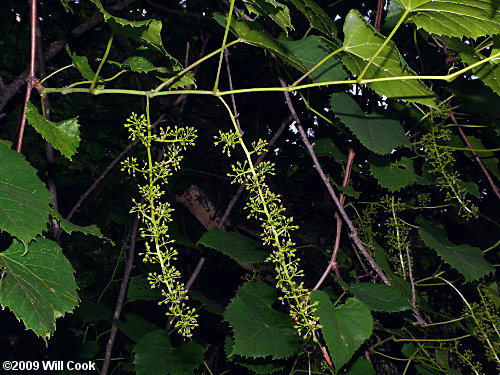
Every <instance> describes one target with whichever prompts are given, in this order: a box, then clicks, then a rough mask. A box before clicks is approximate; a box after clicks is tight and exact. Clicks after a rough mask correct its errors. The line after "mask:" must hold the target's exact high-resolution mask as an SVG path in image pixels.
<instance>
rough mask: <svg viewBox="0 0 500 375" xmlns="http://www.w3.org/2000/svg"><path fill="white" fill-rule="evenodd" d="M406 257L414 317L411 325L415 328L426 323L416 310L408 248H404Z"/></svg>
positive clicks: (415, 293) (413, 280) (415, 292)
mask: <svg viewBox="0 0 500 375" xmlns="http://www.w3.org/2000/svg"><path fill="white" fill-rule="evenodd" d="M406 257H407V259H408V277H409V279H410V285H411V305H412V307H413V310H412V311H413V316H414V317H415V322H413V325H415V326H417V325H420V326H425V325H426V324H427V323H426V322H425V320H424V319H423V318H422V316H421V315H420V313H419V312H418V310H417V290H416V288H415V279H414V278H413V267H412V264H411V258H410V247H409V246H406Z"/></svg>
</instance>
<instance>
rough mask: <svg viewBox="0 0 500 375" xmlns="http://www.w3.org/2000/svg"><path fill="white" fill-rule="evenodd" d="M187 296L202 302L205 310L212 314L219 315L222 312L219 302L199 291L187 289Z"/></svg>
mask: <svg viewBox="0 0 500 375" xmlns="http://www.w3.org/2000/svg"><path fill="white" fill-rule="evenodd" d="M189 297H191V298H192V299H194V300H195V301H198V302H200V303H201V304H203V307H204V308H205V310H207V311H208V312H211V313H212V314H217V315H220V316H222V315H223V314H224V306H222V305H221V304H220V303H219V302H217V301H214V300H213V299H210V298H208V297H206V296H205V295H204V294H203V293H200V292H199V291H197V290H189Z"/></svg>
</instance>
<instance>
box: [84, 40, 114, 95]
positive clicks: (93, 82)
mask: <svg viewBox="0 0 500 375" xmlns="http://www.w3.org/2000/svg"><path fill="white" fill-rule="evenodd" d="M114 36H115V33H114V32H112V33H111V35H110V36H109V40H108V44H107V45H106V50H105V51H104V56H103V57H102V60H101V62H100V63H99V66H98V67H97V70H96V72H95V76H94V79H93V80H92V83H91V85H90V88H89V91H90V92H92V90H93V89H94V87H95V84H96V81H97V78H98V77H99V73H100V72H101V69H102V67H103V66H104V63H105V62H106V60H107V58H108V55H109V51H110V50H111V45H112V44H113V39H114Z"/></svg>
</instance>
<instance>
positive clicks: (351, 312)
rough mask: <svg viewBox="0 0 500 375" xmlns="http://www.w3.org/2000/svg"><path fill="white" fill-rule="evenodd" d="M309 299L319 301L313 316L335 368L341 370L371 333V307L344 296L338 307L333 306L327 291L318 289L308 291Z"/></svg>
mask: <svg viewBox="0 0 500 375" xmlns="http://www.w3.org/2000/svg"><path fill="white" fill-rule="evenodd" d="M311 301H312V302H313V303H314V302H319V305H318V306H317V311H316V315H317V316H318V317H319V320H320V323H321V326H322V327H323V328H322V329H321V331H322V332H323V337H324V339H325V341H326V344H327V346H328V351H329V352H330V355H331V357H332V361H333V363H334V364H335V368H336V369H337V370H340V368H341V367H342V366H344V365H345V364H346V363H347V362H349V360H350V359H351V357H352V356H353V354H354V353H355V352H356V350H358V348H359V347H360V346H361V344H363V342H365V340H366V339H368V338H369V337H370V336H371V334H372V331H373V319H372V316H371V314H370V310H369V309H368V307H367V306H366V305H365V304H364V303H362V302H360V301H358V300H357V299H354V298H349V299H347V301H346V303H345V304H343V305H341V306H338V307H333V305H332V303H331V301H330V297H328V294H326V293H325V292H323V291H321V290H315V291H313V292H312V293H311Z"/></svg>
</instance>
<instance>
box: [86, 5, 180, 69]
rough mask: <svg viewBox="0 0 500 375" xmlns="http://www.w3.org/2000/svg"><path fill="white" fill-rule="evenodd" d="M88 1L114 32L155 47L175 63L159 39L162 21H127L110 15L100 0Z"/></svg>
mask: <svg viewBox="0 0 500 375" xmlns="http://www.w3.org/2000/svg"><path fill="white" fill-rule="evenodd" d="M90 1H92V2H93V3H94V5H95V6H96V7H97V9H98V10H99V12H101V14H102V15H103V17H104V20H105V21H106V22H108V23H109V24H110V26H111V27H112V29H113V30H114V31H115V32H117V33H120V34H123V35H126V36H128V37H130V38H132V39H135V40H138V41H140V42H142V43H144V44H146V45H148V46H151V47H153V48H155V49H156V50H158V51H160V52H161V53H162V54H164V55H165V56H167V58H169V60H171V62H173V63H174V65H177V63H178V62H177V60H176V59H174V58H173V57H172V56H171V55H169V54H168V53H167V51H166V50H165V47H163V41H162V39H161V29H162V23H161V22H160V21H157V20H154V19H150V20H144V21H128V20H126V19H124V18H120V17H114V16H112V15H111V14H110V13H109V12H107V11H106V10H105V9H104V7H103V6H102V4H101V2H100V0H90Z"/></svg>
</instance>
